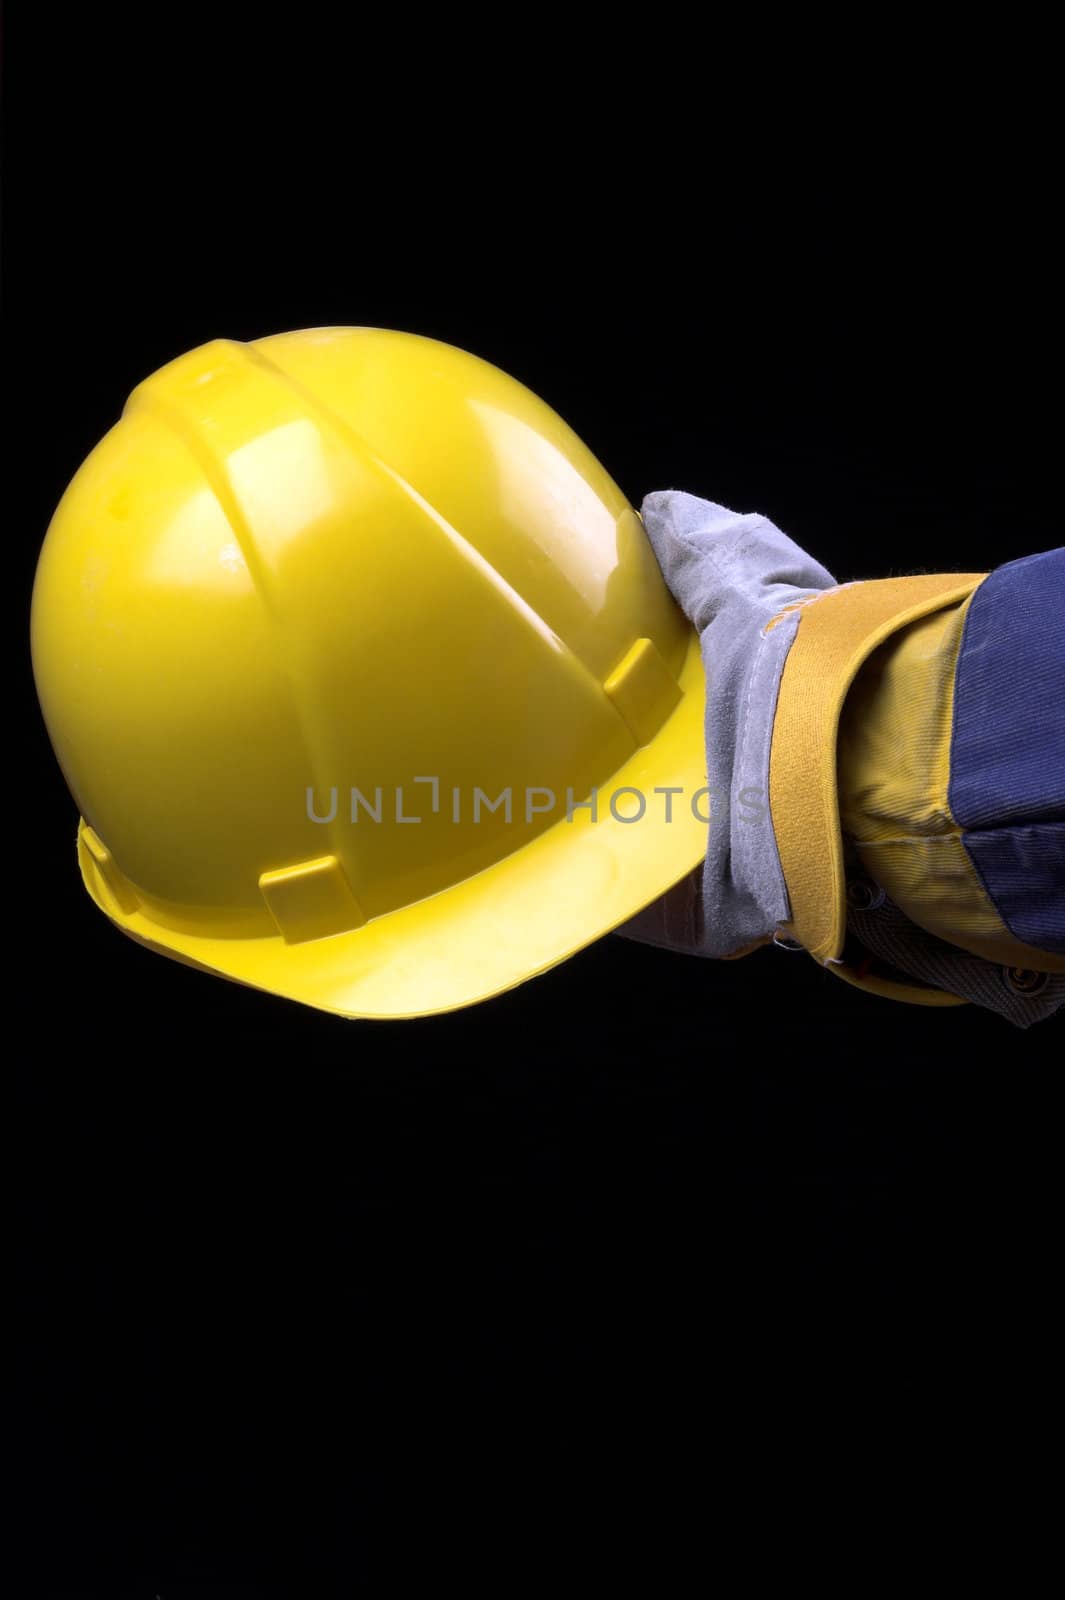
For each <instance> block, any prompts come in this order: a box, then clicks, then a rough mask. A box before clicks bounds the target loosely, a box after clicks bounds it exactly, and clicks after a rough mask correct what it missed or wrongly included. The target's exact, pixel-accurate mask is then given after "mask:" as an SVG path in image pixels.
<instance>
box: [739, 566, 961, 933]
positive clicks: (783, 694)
mask: <svg viewBox="0 0 1065 1600" xmlns="http://www.w3.org/2000/svg"><path fill="white" fill-rule="evenodd" d="M984 576H985V574H983V573H926V574H922V575H919V576H917V577H911V578H880V579H874V580H872V581H871V582H868V583H855V584H848V585H845V586H844V587H842V588H838V589H829V590H827V591H826V592H825V593H824V594H823V595H819V596H818V597H817V599H816V600H812V601H811V602H810V603H809V605H806V606H804V607H803V609H802V612H801V615H800V619H799V626H798V631H797V632H796V635H795V639H794V642H793V643H792V646H791V649H790V650H789V652H788V658H787V661H786V662H785V664H784V672H783V674H782V677H781V681H780V692H779V696H778V700H777V712H776V717H775V720H774V725H773V743H772V751H771V756H770V767H769V804H770V811H771V814H772V818H773V830H774V833H775V835H776V841H777V849H778V851H779V854H780V863H781V867H782V869H783V872H784V882H785V884H786V885H787V890H788V896H789V899H790V902H791V924H790V927H789V928H788V930H787V931H788V932H789V933H790V934H791V935H792V937H794V938H796V939H798V941H799V943H800V944H802V945H804V946H805V947H806V949H807V950H809V951H810V953H811V954H812V955H813V956H814V957H815V958H816V960H818V961H820V962H825V961H832V960H835V959H837V958H838V957H839V956H840V954H841V953H842V948H843V940H844V935H845V932H846V920H847V919H846V899H845V882H844V874H843V845H842V838H841V834H840V818H839V805H838V798H837V792H836V737H837V731H838V725H839V717H840V712H841V709H842V707H843V702H844V700H845V698H846V695H847V691H848V689H849V688H850V686H851V683H852V681H853V679H854V677H855V674H856V673H857V671H858V669H859V667H861V665H862V663H863V662H864V661H865V660H866V659H867V657H868V656H869V655H870V654H871V652H872V651H873V650H875V649H876V647H877V645H879V644H881V643H882V642H883V640H884V639H886V638H887V637H889V636H890V635H891V634H893V633H895V632H897V630H898V629H900V628H902V627H905V626H906V625H907V624H908V623H910V622H913V621H915V620H916V619H917V618H919V617H922V616H925V615H927V614H928V613H930V612H933V611H938V610H940V609H942V608H943V607H945V606H948V605H951V604H952V603H955V602H957V601H959V600H962V599H964V598H966V597H967V596H968V595H969V594H971V593H972V591H973V590H974V589H975V588H976V586H977V584H979V583H980V582H981V581H982V579H983V577H984Z"/></svg>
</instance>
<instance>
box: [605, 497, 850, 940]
mask: <svg viewBox="0 0 1065 1600" xmlns="http://www.w3.org/2000/svg"><path fill="white" fill-rule="evenodd" d="M641 514H642V516H643V521H644V526H645V527H646V529H647V534H648V537H649V539H650V541H651V544H652V546H653V548H654V552H655V555H656V556H657V557H658V564H659V566H660V567H661V569H662V573H663V576H664V577H665V580H666V583H667V584H668V586H669V589H670V591H671V593H672V595H673V598H674V599H675V600H676V602H677V604H678V605H679V606H680V608H681V610H682V611H683V612H684V614H685V615H686V616H687V617H688V618H689V619H690V620H691V622H692V623H694V625H695V627H696V629H697V630H698V633H699V639H700V644H701V647H702V658H703V666H704V668H705V671H706V690H707V698H706V759H707V784H708V787H709V790H710V801H709V810H710V824H709V837H708V842H707V852H706V861H705V863H704V865H703V868H702V875H701V884H700V883H697V882H696V881H695V879H686V880H685V881H684V883H682V884H679V885H678V886H677V888H676V889H675V890H673V891H671V893H670V894H669V895H666V896H664V897H663V899H662V900H660V901H656V902H655V904H654V905H653V906H649V907H648V908H647V910H645V911H643V912H641V913H640V915H639V916H637V917H634V918H633V919H632V921H631V922H628V923H626V924H625V925H624V926H623V927H622V928H620V929H619V930H618V931H619V932H620V933H624V934H626V935H628V936H630V937H632V938H640V939H645V940H647V941H648V942H649V943H655V944H663V945H668V946H670V947H671V948H675V949H690V950H692V951H694V952H697V953H698V954H700V955H705V956H715V957H727V956H735V955H741V954H745V953H746V951H747V950H749V949H752V948H753V947H754V946H755V945H758V944H762V943H765V941H766V940H768V939H770V938H772V936H773V933H774V931H775V929H776V928H777V927H778V926H779V925H780V924H782V923H785V922H787V920H788V915H789V910H788V898H787V892H786V890H785V887H784V875H783V873H782V872H781V868H780V859H779V857H778V855H777V847H776V842H775V840H774V838H773V827H772V823H771V821H770V815H769V754H770V745H771V740H772V733H773V715H774V712H775V709H776V700H777V688H778V685H779V682H780V675H781V672H782V670H783V665H784V660H785V657H786V656H787V653H788V647H789V645H790V643H791V641H792V639H793V637H794V635H795V630H796V628H797V626H798V620H799V611H798V607H799V606H801V605H802V603H803V602H804V601H806V600H811V599H813V598H814V597H815V596H816V595H818V594H820V593H821V592H822V591H823V590H825V589H830V588H833V587H834V586H835V579H834V578H833V576H832V574H831V573H830V572H827V571H826V570H825V568H824V567H823V566H821V564H820V562H818V561H815V560H814V559H813V557H812V556H809V555H807V554H806V552H805V551H804V550H802V549H800V548H799V546H798V545H797V544H795V542H794V541H793V540H791V539H789V538H788V537H787V535H786V534H784V533H781V531H780V529H779V528H777V527H775V526H774V525H773V523H772V522H770V521H769V520H768V518H766V517H763V516H759V515H757V514H756V513H739V512H735V511H730V510H728V508H727V507H726V506H720V505H715V504H714V502H713V501H711V500H700V499H698V498H697V496H695V495H692V494H684V493H682V492H681V491H680V490H676V489H665V490H662V491H661V492H659V493H656V494H649V495H648V496H647V498H646V499H645V500H644V502H643V506H642V508H641ZM788 606H794V607H795V608H796V609H795V610H794V611H789V612H788V613H787V614H786V615H785V616H784V617H783V618H782V619H781V620H780V621H779V622H778V623H777V624H776V625H775V626H774V627H772V628H770V629H768V631H767V624H768V623H770V622H771V621H772V619H773V618H774V617H777V616H779V615H780V613H781V612H782V611H784V609H785V607H788Z"/></svg>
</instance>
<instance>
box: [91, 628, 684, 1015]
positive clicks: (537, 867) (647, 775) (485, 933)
mask: <svg viewBox="0 0 1065 1600" xmlns="http://www.w3.org/2000/svg"><path fill="white" fill-rule="evenodd" d="M678 682H679V685H680V688H681V691H682V693H681V698H680V700H679V702H678V704H677V706H676V709H675V710H674V711H673V713H672V714H671V715H670V717H669V718H668V719H667V721H666V722H665V723H664V724H663V725H662V727H661V728H660V729H659V731H658V733H657V734H656V735H655V736H654V737H653V738H652V739H651V740H650V741H649V742H648V743H647V744H645V745H642V746H641V747H640V748H639V749H637V750H636V751H634V753H633V754H632V756H631V757H630V759H629V760H628V761H627V762H626V763H625V765H624V766H623V767H622V768H621V769H620V770H619V771H618V772H616V773H615V774H614V775H613V778H612V779H611V780H610V782H609V783H608V784H606V785H604V786H602V787H601V789H600V791H599V796H598V808H597V816H596V818H595V819H594V820H593V818H592V816H591V813H590V812H589V811H588V810H587V809H580V810H574V813H573V816H572V819H571V820H567V819H566V818H565V817H563V818H562V819H561V820H559V821H558V822H556V823H555V824H553V825H552V826H551V827H550V828H548V829H547V830H546V831H545V832H544V833H542V834H540V835H539V836H538V837H537V838H535V839H533V840H531V841H530V842H529V843H528V844H526V845H524V846H523V847H522V848H521V849H519V850H516V851H515V852H514V853H513V854H511V855H509V856H507V857H505V858H504V859H503V860H502V861H499V862H497V863H496V864H495V865H493V866H491V867H488V868H486V869H485V870H484V871H482V872H479V873H477V874H475V875H474V876H473V877H471V878H467V879H466V880H464V881H463V882H461V883H458V884H456V885H454V886H453V887H451V888H449V889H446V890H443V891H441V893H439V894H436V895H432V896H430V897H429V898H427V899H424V900H420V901H418V902H416V903H415V904H413V905H410V906H406V907H404V908H402V909H401V910H399V911H393V912H389V913H388V914H386V915H384V916H380V917H376V918H374V919H373V920H372V921H370V922H368V923H366V924H365V925H364V926H362V927H361V928H358V929H355V930H354V931H351V932H347V933H338V934H334V935H333V936H332V937H330V938H323V939H315V940H311V941H308V942H306V943H302V944H287V943H286V942H285V941H284V939H283V938H282V937H281V936H280V934H278V935H276V936H274V937H264V938H252V939H236V938H218V937H205V936H203V935H197V934H190V933H184V932H179V931H176V930H174V929H171V928H165V927H162V926H161V925H160V924H159V923H158V922H156V921H154V920H153V919H152V918H151V917H149V916H146V915H145V914H144V912H143V911H141V910H139V909H127V908H124V907H123V906H122V905H121V904H120V903H119V902H118V900H116V898H115V896H114V894H113V893H112V892H111V889H110V887H109V885H108V883H107V881H106V879H105V877H104V876H103V874H102V872H101V871H100V868H99V865H98V863H97V861H96V860H95V858H94V856H93V854H92V852H91V851H90V850H89V849H88V848H87V846H86V844H85V840H84V833H85V824H84V822H83V823H82V824H81V827H80V829H79V835H78V859H79V862H80V865H81V871H82V877H83V879H84V882H85V886H86V888H87V889H88V891H89V893H90V895H91V896H92V898H93V900H94V901H95V902H96V904H97V905H98V906H99V907H100V909H101V910H102V911H104V912H105V913H106V914H107V915H108V916H109V917H110V919H111V921H112V922H114V923H115V924H116V925H117V926H118V927H120V928H121V929H122V930H123V932H125V933H127V934H129V935H130V936H131V937H132V938H135V939H137V940H138V941H139V942H140V943H142V944H146V945H148V946H149V947H150V948H151V949H153V950H155V951H158V952H159V953H160V954H163V955H168V956H171V957H172V958H173V959H175V960H177V961H182V962H184V963H186V964H188V965H192V966H197V967H200V968H203V969H204V970H206V971H208V972H211V973H215V974H221V975H222V976H223V977H227V978H230V979H232V980H233V981H235V982H238V983H244V984H248V985H251V986H253V987H255V988H258V989H264V990H266V991H267V992H269V993H270V994H276V995H280V996H282V997H284V998H286V999H290V1000H296V1001H299V1002H300V1003H302V1004H304V1005H309V1006H314V1007H317V1008H318V1009H320V1010H323V1011H329V1012H333V1013H335V1014H336V1015H338V1016H343V1017H352V1018H401V1017H423V1016H432V1015H436V1014H439V1013H441V1012H447V1011H454V1010H458V1009H459V1008H460V1007H463V1006H468V1005H474V1004H476V1003H477V1002H479V1001H482V1000H488V999H490V998H491V997H492V996H494V995H498V994H501V993H503V992H504V991H505V990H507V989H512V988H514V987H515V986H516V985H518V984H520V983H523V982H525V981H526V980H527V979H529V978H533V977H535V976H537V975H538V974H539V973H542V972H546V971H548V970H549V969H550V968H551V967H554V966H557V965H558V964H559V963H560V962H562V961H565V960H566V959H567V957H569V956H572V955H575V954H576V953H577V951H579V950H582V949H584V948H585V947H586V946H587V945H589V944H592V943H594V942H595V940H597V939H599V938H602V937H603V936H604V935H605V934H607V933H610V932H611V931H612V930H613V929H614V928H617V927H618V926H619V925H620V924H621V923H623V922H626V921H627V920H628V919H629V918H630V917H633V916H635V915H636V913H637V912H638V911H641V910H642V909H643V908H644V906H646V905H649V904H650V903H651V901H652V900H654V899H656V898H657V897H658V896H659V895H661V894H664V893H665V892H666V891H667V890H668V889H670V888H672V886H673V885H674V884H675V883H677V882H679V881H680V879H681V878H683V877H684V876H685V875H686V874H687V873H689V872H691V871H692V869H693V868H694V867H696V866H698V864H699V862H700V861H702V860H703V858H704V856H705V854H706V839H707V823H706V816H707V810H708V800H707V796H706V792H705V784H706V756H705V736H704V715H705V700H706V693H705V678H704V673H703V665H702V660H701V657H700V652H699V641H698V637H697V636H696V634H695V633H694V632H692V634H691V637H690V640H689V644H688V650H687V654H686V657H685V661H684V666H683V668H682V671H681V673H680V676H679V679H678ZM664 788H671V789H673V790H679V791H680V793H679V794H677V793H675V794H674V795H673V796H672V800H671V804H670V811H671V816H670V817H669V818H668V820H667V800H666V796H665V795H663V794H660V793H659V794H656V793H655V790H656V789H664ZM623 789H625V790H637V791H639V794H640V795H642V796H643V797H644V799H645V802H646V803H645V808H644V810H643V813H642V815H640V816H639V818H638V819H636V820H633V819H632V813H633V811H634V809H635V804H636V802H635V801H634V799H633V797H632V795H631V794H629V795H627V796H626V797H625V799H624V800H620V799H619V801H618V805H617V810H616V811H615V809H614V808H613V807H612V806H611V805H610V796H611V795H612V794H616V793H618V792H619V791H621V790H623ZM700 791H702V793H701V795H700ZM697 797H698V798H697ZM626 816H628V817H629V818H630V820H627V821H626V820H623V818H624V817H626Z"/></svg>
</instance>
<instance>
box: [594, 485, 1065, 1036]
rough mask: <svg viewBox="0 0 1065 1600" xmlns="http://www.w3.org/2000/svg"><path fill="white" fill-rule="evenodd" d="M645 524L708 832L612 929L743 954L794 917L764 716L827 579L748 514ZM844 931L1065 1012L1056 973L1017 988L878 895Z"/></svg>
mask: <svg viewBox="0 0 1065 1600" xmlns="http://www.w3.org/2000/svg"><path fill="white" fill-rule="evenodd" d="M642 516H643V521H644V525H645V527H646V529H647V534H648V537H649V538H650V540H651V544H652V546H653V548H654V551H655V555H656V556H657V558H658V563H659V566H660V567H661V569H662V573H663V576H664V577H665V580H666V583H667V584H668V586H669V589H670V591H671V593H672V594H673V597H674V599H675V600H676V601H677V604H678V605H679V606H680V608H681V610H682V611H683V612H684V613H685V615H686V616H687V617H688V618H689V620H690V621H691V622H692V623H693V624H694V626H695V627H696V629H697V630H698V633H699V638H700V644H701V648H702V658H703V666H704V669H705V672H706V693H707V698H706V759H707V784H708V787H709V790H710V823H709V834H708V840H707V852H706V859H705V862H704V863H703V866H702V868H701V869H699V870H697V871H696V872H695V873H693V874H691V875H690V876H689V877H688V878H685V879H684V880H683V881H682V882H681V883H679V884H677V885H676V886H675V888H673V889H671V890H670V891H669V893H667V894H665V895H663V896H662V897H661V898H660V899H658V900H656V901H654V902H653V903H652V904H651V905H650V906H647V907H646V908H645V909H644V910H643V911H641V912H640V913H639V915H638V916H636V917H633V918H632V919H631V920H630V921H629V922H627V923H625V924H623V925H622V927H620V928H619V929H618V930H617V931H618V932H619V933H621V934H623V935H625V936H626V937H628V938H633V939H639V940H641V941H643V942H645V943H648V944H657V945H661V946H664V947H666V948H668V949H672V950H680V951H687V952H690V953H692V954H695V955H703V956H711V957H717V958H719V959H720V958H728V957H731V956H740V955H746V954H747V952H748V951H749V950H753V949H754V948H756V947H757V946H758V945H760V944H765V943H767V942H768V940H770V939H771V938H772V937H773V935H774V933H775V932H776V930H777V929H778V928H779V927H781V925H783V924H786V923H788V922H789V921H790V917H791V907H790V905H789V901H788V894H787V889H786V887H785V883H784V874H783V871H782V869H781V865H780V857H779V855H778V852H777V846H776V840H775V838H774V834H773V826H772V821H771V817H770V811H769V760H770V752H771V748H772V736H773V720H774V716H775V714H776V708H777V696H778V691H779V686H780V679H781V675H782V673H783V669H784V662H785V659H786V657H787V654H788V650H789V648H790V646H791V644H792V641H793V639H794V637H795V634H796V631H797V629H798V626H799V619H800V614H801V608H802V606H803V605H804V604H805V603H806V602H807V601H810V600H815V599H816V598H817V597H818V595H820V594H822V593H823V592H824V591H825V590H826V589H831V588H834V587H836V584H835V579H834V578H833V577H832V575H831V573H829V572H827V571H826V570H825V568H824V567H822V566H821V564H820V563H819V562H817V561H815V560H814V559H813V558H812V556H809V555H807V554H806V552H805V551H804V550H802V549H800V547H799V546H798V545H797V544H795V543H794V541H793V540H791V539H789V538H788V537H787V535H786V534H783V533H781V531H780V529H779V528H777V527H774V525H773V523H771V522H770V521H768V519H767V518H765V517H762V516H758V515H756V514H749V515H741V514H739V513H737V512H734V511H729V510H728V509H727V508H726V507H725V506H720V505H715V504H714V503H713V502H712V501H709V500H700V499H698V498H697V497H696V496H695V495H690V494H684V493H681V492H680V491H678V490H673V489H667V490H663V491H661V492H660V493H656V494H650V495H648V496H647V498H646V499H645V500H644V502H643V506H642ZM774 619H777V620H775V621H774ZM770 624H772V626H770ZM848 927H849V928H850V929H851V931H852V932H853V933H854V934H855V935H856V936H857V938H858V940H859V942H860V943H861V945H862V946H863V947H864V948H865V950H866V951H868V952H872V953H873V954H874V955H877V956H879V957H880V958H881V959H883V960H885V961H886V962H888V963H889V965H890V966H891V967H892V968H894V969H895V971H896V972H897V973H900V974H908V975H909V976H911V977H913V978H915V979H917V980H918V982H919V983H921V984H924V985H926V986H929V987H932V988H936V989H943V990H945V991H947V992H948V993H950V994H953V995H957V996H959V997H962V998H965V999H968V1000H970V1001H972V1002H974V1003H975V1004H977V1005H980V1006H984V1007H986V1008H987V1009H989V1010H992V1011H996V1012H998V1013H999V1015H1001V1016H1005V1017H1007V1018H1008V1019H1009V1020H1010V1021H1011V1022H1013V1023H1014V1024H1015V1025H1016V1026H1018V1027H1028V1026H1030V1025H1031V1024H1032V1023H1033V1022H1037V1021H1039V1020H1040V1019H1041V1018H1042V1017H1044V1016H1048V1015H1050V1014H1051V1013H1052V1012H1054V1011H1055V1010H1057V1009H1059V1008H1060V1007H1061V1006H1062V1005H1063V1004H1065V976H1051V975H1044V978H1043V981H1042V984H1041V987H1040V988H1039V991H1038V992H1037V993H1033V994H1027V993H1023V992H1012V991H1011V990H1010V989H1009V988H1008V987H1006V986H1004V985H1003V982H1002V974H1001V969H1000V968H999V967H998V966H996V965H995V964H994V963H993V962H989V961H985V960H981V959H980V958H979V957H977V956H974V955H972V954H970V953H969V952H967V951H965V950H963V949H959V948H958V947H957V946H954V945H951V944H948V943H946V942H945V941H944V940H942V939H939V938H936V937H934V936H933V935H931V934H930V933H928V932H927V931H926V930H925V929H923V928H920V927H918V926H916V925H915V924H914V923H913V922H912V921H910V920H909V919H908V918H907V917H906V916H905V915H904V914H903V913H902V912H901V911H900V910H899V908H898V907H896V906H895V905H893V904H892V902H891V901H890V900H888V899H887V898H886V897H885V896H884V895H883V893H882V892H881V894H880V899H879V901H878V902H877V908H876V909H872V910H869V911H865V912H863V911H860V910H853V909H852V910H850V911H849V912H848Z"/></svg>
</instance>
